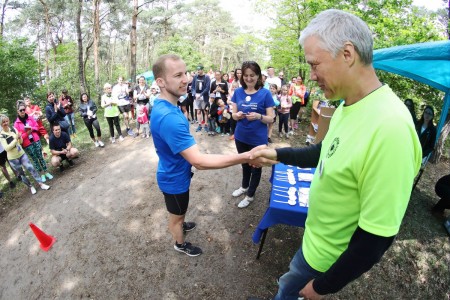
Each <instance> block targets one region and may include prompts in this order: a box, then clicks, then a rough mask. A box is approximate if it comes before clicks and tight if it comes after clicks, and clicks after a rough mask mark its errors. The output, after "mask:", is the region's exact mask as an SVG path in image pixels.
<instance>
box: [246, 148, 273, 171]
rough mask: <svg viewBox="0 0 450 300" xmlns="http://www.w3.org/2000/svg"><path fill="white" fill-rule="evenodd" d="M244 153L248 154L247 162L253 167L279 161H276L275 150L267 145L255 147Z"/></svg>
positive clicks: (270, 164)
mask: <svg viewBox="0 0 450 300" xmlns="http://www.w3.org/2000/svg"><path fill="white" fill-rule="evenodd" d="M246 154H248V164H249V165H251V166H252V167H254V168H261V167H264V166H266V167H267V166H272V165H275V164H277V163H279V161H277V152H276V151H275V149H272V148H269V147H268V146H267V145H260V146H258V147H255V148H253V149H252V150H250V151H248V152H246Z"/></svg>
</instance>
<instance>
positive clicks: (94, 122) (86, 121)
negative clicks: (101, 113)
mask: <svg viewBox="0 0 450 300" xmlns="http://www.w3.org/2000/svg"><path fill="white" fill-rule="evenodd" d="M83 121H84V125H86V127H87V129H88V131H89V136H90V137H91V139H94V138H95V137H94V129H93V127H94V128H95V131H97V137H101V136H102V131H101V130H100V124H99V123H98V120H97V119H96V118H95V119H88V118H84V119H83Z"/></svg>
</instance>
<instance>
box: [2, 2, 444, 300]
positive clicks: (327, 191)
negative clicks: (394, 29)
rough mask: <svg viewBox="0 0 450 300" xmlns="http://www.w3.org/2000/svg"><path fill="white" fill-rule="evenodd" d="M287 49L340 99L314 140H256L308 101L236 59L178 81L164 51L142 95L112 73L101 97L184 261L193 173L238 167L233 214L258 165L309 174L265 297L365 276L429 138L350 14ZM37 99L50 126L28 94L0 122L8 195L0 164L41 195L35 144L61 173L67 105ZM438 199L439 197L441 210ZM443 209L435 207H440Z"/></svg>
mask: <svg viewBox="0 0 450 300" xmlns="http://www.w3.org/2000/svg"><path fill="white" fill-rule="evenodd" d="M300 43H301V45H302V47H303V48H304V50H305V58H306V61H307V63H308V64H309V65H310V66H311V80H313V81H316V82H318V84H319V86H320V87H321V89H322V90H323V92H324V94H325V96H326V97H327V98H328V99H342V100H343V101H344V102H345V103H344V104H343V105H340V106H339V107H338V109H337V110H336V112H335V114H334V116H333V122H332V123H331V124H330V129H329V132H328V134H327V136H326V137H325V139H324V140H323V141H322V142H320V143H318V144H317V145H311V146H309V147H305V148H300V149H293V148H284V149H271V148H269V147H268V146H267V145H268V144H269V143H271V134H272V130H273V124H274V123H275V122H276V119H277V114H278V116H279V118H278V119H279V123H278V135H279V136H280V137H286V138H289V137H291V136H293V135H294V134H295V130H296V129H297V126H298V119H299V118H301V117H302V116H303V114H304V107H305V106H306V104H307V101H308V96H309V93H308V91H307V89H306V87H305V85H304V82H303V78H302V77H301V76H296V77H293V78H292V81H291V82H290V83H287V82H286V81H285V79H284V74H283V73H282V72H280V73H279V75H278V76H276V75H275V69H274V68H273V67H270V66H269V67H268V68H267V69H266V70H262V69H261V67H260V66H259V64H258V63H256V62H255V61H245V62H243V63H242V65H241V66H240V67H239V68H236V69H235V70H233V71H232V72H229V74H223V73H222V72H221V71H215V72H213V73H211V74H210V75H209V74H206V73H205V72H204V67H203V66H202V65H198V67H197V70H196V72H192V73H191V72H188V71H187V69H186V64H185V63H184V61H183V60H182V59H181V58H180V57H178V56H177V55H173V54H168V55H163V56H161V57H159V58H158V59H157V60H156V62H155V63H154V64H153V73H154V76H155V85H152V86H151V87H150V86H149V85H148V84H147V83H146V81H145V78H144V77H140V78H139V80H138V83H137V84H136V86H135V87H134V88H132V87H131V85H130V84H129V83H127V82H125V81H124V80H123V78H122V77H119V78H118V81H117V84H115V85H114V86H112V85H111V84H109V83H106V84H105V85H104V93H103V95H102V96H101V106H102V108H104V117H105V119H106V120H107V123H108V127H109V132H110V141H111V143H116V137H117V138H118V140H119V141H120V142H121V141H123V140H124V136H123V132H122V127H121V118H120V116H122V122H123V125H124V128H125V129H126V130H125V132H126V134H127V135H129V136H133V137H136V136H139V135H141V136H142V137H143V138H149V137H150V136H152V138H153V142H154V145H155V149H156V153H157V155H158V157H159V161H158V167H157V176H156V178H157V182H158V186H159V188H160V190H161V191H162V194H163V197H164V201H165V204H166V208H167V211H168V227H169V231H170V233H171V235H172V237H173V239H174V244H173V247H174V249H175V250H176V251H178V252H182V253H185V254H187V255H188V256H198V255H200V254H202V250H201V248H200V247H198V246H194V245H192V244H191V243H189V242H187V241H186V240H185V233H186V232H189V231H191V230H194V229H195V228H196V227H197V224H196V223H195V222H186V221H185V216H186V213H187V210H188V206H189V188H190V183H191V178H192V176H193V173H192V170H191V168H192V167H195V168H196V169H198V170H206V169H219V168H225V167H229V166H232V165H236V164H241V166H242V179H241V184H240V186H239V187H237V189H236V190H234V191H233V192H232V196H234V197H240V196H245V197H244V198H243V199H242V200H241V201H240V202H239V204H238V207H239V208H245V207H247V206H249V205H250V204H251V203H252V202H253V201H254V200H255V192H256V190H257V188H258V185H259V182H260V179H261V168H262V167H263V166H264V165H273V164H275V163H278V162H279V161H281V162H283V163H285V164H291V165H294V166H299V167H317V170H318V171H316V173H315V174H314V180H313V181H312V184H311V191H310V199H309V211H308V218H307V220H306V227H305V233H304V237H303V243H302V246H301V248H300V249H299V250H298V252H297V253H296V254H295V256H294V258H293V259H292V261H291V264H290V270H289V272H287V273H286V274H285V275H283V276H281V277H280V278H279V290H278V293H277V295H276V296H275V299H296V298H298V297H299V296H302V297H305V298H307V299H320V298H321V297H322V295H326V294H330V293H334V292H337V291H339V290H340V289H342V288H343V287H344V286H345V285H347V284H348V283H349V282H351V281H352V280H354V279H356V278H358V277H359V276H361V275H362V274H364V273H365V272H366V271H368V270H370V269H371V268H372V267H373V265H374V264H376V263H377V262H378V261H379V260H380V259H381V257H382V256H383V255H384V253H385V251H386V250H387V249H388V248H389V247H390V245H391V244H392V242H393V241H394V239H395V236H396V235H397V233H398V231H399V227H400V224H401V221H402V218H403V216H404V214H405V211H406V207H407V205H408V201H409V198H410V187H411V186H412V182H413V179H414V176H415V175H416V174H417V172H418V170H419V167H420V162H421V159H422V158H424V157H427V156H428V155H429V154H430V153H431V151H432V150H433V148H434V143H435V138H436V128H435V127H434V125H433V117H434V110H433V108H432V107H430V106H427V107H425V109H424V112H423V115H422V116H421V118H420V119H419V120H417V119H416V118H415V113H414V114H413V113H412V112H413V111H414V106H410V105H409V101H405V105H406V106H407V107H408V108H409V109H410V112H411V115H412V116H413V120H412V121H411V119H410V118H409V116H408V114H409V113H408V110H407V109H405V107H404V105H403V104H402V103H401V102H400V100H399V99H398V97H397V96H396V95H395V93H394V92H393V91H392V90H391V89H390V88H389V86H388V85H386V84H382V83H381V82H380V81H379V80H378V78H377V76H376V74H375V71H374V69H373V67H372V51H373V40H372V33H371V32H370V30H369V28H368V26H367V25H366V24H365V23H364V22H363V21H362V20H361V19H359V18H358V17H356V16H354V15H352V14H350V13H346V12H343V11H339V10H327V11H324V12H322V13H320V14H319V15H317V16H316V17H315V18H314V19H313V21H311V23H310V24H309V25H308V26H307V27H306V28H305V30H304V31H302V34H301V37H300ZM47 101H48V103H47V105H46V107H45V117H46V120H47V121H48V122H49V125H50V127H49V128H45V126H44V123H43V122H42V121H43V117H44V114H43V113H42V112H41V110H40V108H39V106H36V105H32V104H31V101H30V99H28V98H26V99H24V101H22V100H21V101H18V102H17V119H16V120H15V121H14V122H13V123H12V124H13V126H12V127H11V126H10V124H11V123H10V120H9V118H8V117H7V116H5V115H0V124H1V127H2V130H1V132H0V145H1V148H0V150H2V149H3V150H4V151H1V152H0V153H1V156H0V165H1V166H2V172H3V173H4V174H5V177H6V178H7V179H8V181H9V182H10V186H11V187H13V186H14V183H13V182H12V180H11V176H10V175H9V174H8V172H7V170H6V162H7V161H9V164H10V166H11V167H12V169H13V171H14V173H15V175H16V176H17V177H18V178H20V180H21V181H22V182H23V183H24V184H26V185H27V186H28V187H29V188H30V190H31V193H32V194H35V193H36V188H35V186H34V185H33V184H32V183H31V181H30V180H29V179H28V178H27V177H26V175H25V173H24V170H23V168H25V169H26V170H27V171H28V172H29V173H30V174H31V175H32V177H33V178H34V180H35V181H36V183H37V184H38V185H39V186H40V188H41V189H42V190H48V189H49V188H50V186H49V185H47V184H46V183H45V182H46V181H48V180H51V179H52V178H53V175H52V174H51V173H50V172H49V170H48V168H47V165H46V161H45V158H46V154H45V152H44V151H43V148H42V144H41V142H40V140H41V138H43V139H45V140H46V141H47V143H48V144H49V148H50V152H51V160H50V162H51V165H52V166H53V167H55V168H59V169H60V171H63V170H64V168H65V167H64V165H63V162H64V161H66V162H67V164H68V165H69V166H72V165H73V164H74V162H73V159H74V158H76V157H77V156H78V155H79V151H78V150H77V149H76V148H75V147H73V144H72V139H73V138H75V137H76V132H77V130H76V126H75V122H74V119H75V118H74V113H75V112H76V111H77V110H76V106H77V105H76V103H74V101H73V99H72V98H71V97H70V96H69V95H68V92H67V90H65V89H64V90H63V91H62V94H61V96H60V97H58V98H56V96H55V94H54V93H53V92H49V93H48V94H47ZM386 107H390V110H389V111H386V109H385V108H386ZM78 112H79V114H80V116H81V117H82V118H83V121H84V123H85V125H86V127H87V129H88V131H89V135H90V138H91V139H92V141H93V143H94V144H95V146H96V147H104V146H105V144H104V143H103V141H102V133H101V128H100V124H99V122H98V119H97V118H98V117H97V112H98V109H97V106H96V104H95V103H94V102H93V101H92V100H91V99H90V98H89V95H88V94H86V93H83V94H81V96H80V102H79V104H78ZM133 120H136V121H135V122H136V126H135V130H136V131H133V129H132V126H131V124H132V121H133ZM190 123H191V124H196V126H197V128H196V129H195V131H196V132H202V131H203V132H207V133H208V135H209V136H214V135H216V134H220V135H223V136H225V135H227V136H229V139H230V140H234V143H235V146H236V151H237V153H236V154H231V155H218V154H204V153H202V152H201V151H200V150H199V148H198V146H197V144H196V141H195V139H194V137H193V136H192V135H191V133H190ZM47 129H49V130H47ZM94 129H95V131H96V132H95V134H94ZM114 129H115V130H114ZM283 130H284V132H283ZM49 131H50V132H51V134H50V135H49V134H48V132H49ZM116 133H117V135H116ZM399 136H401V137H402V139H399V138H398V137H399ZM355 140H358V145H357V146H355V143H354V141H355ZM5 153H6V158H5V156H4V155H5ZM30 160H31V161H30ZM385 174H390V175H391V176H385ZM448 181H449V178H448V177H446V178H443V179H442V180H440V182H438V183H439V194H440V195H441V194H442V195H445V194H446V193H447V191H446V190H445V189H443V188H442V186H447V185H448ZM437 192H438V188H437ZM442 197H443V199H444V198H445V197H447V196H442ZM446 199H448V198H445V199H444V200H443V201H441V202H443V203H444V202H445V203H447V202H446V201H447V200H446ZM387 200H389V201H387ZM445 203H444V204H442V203H440V204H438V205H437V206H439V209H441V208H442V209H445V208H448V207H446V206H445V205H446V204H445Z"/></svg>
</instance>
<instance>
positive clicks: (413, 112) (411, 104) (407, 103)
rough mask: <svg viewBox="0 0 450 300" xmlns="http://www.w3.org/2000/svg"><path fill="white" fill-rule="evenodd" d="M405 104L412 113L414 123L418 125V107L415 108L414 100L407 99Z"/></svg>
mask: <svg viewBox="0 0 450 300" xmlns="http://www.w3.org/2000/svg"><path fill="white" fill-rule="evenodd" d="M405 105H406V108H408V110H409V112H410V113H411V117H412V119H413V122H414V125H417V116H416V109H415V108H414V102H413V101H412V99H406V100H405Z"/></svg>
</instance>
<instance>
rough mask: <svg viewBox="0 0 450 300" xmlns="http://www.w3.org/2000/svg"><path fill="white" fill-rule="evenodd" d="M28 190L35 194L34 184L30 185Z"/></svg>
mask: <svg viewBox="0 0 450 300" xmlns="http://www.w3.org/2000/svg"><path fill="white" fill-rule="evenodd" d="M30 190H31V194H32V195H34V194H36V189H35V188H34V186H32V187H30Z"/></svg>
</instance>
